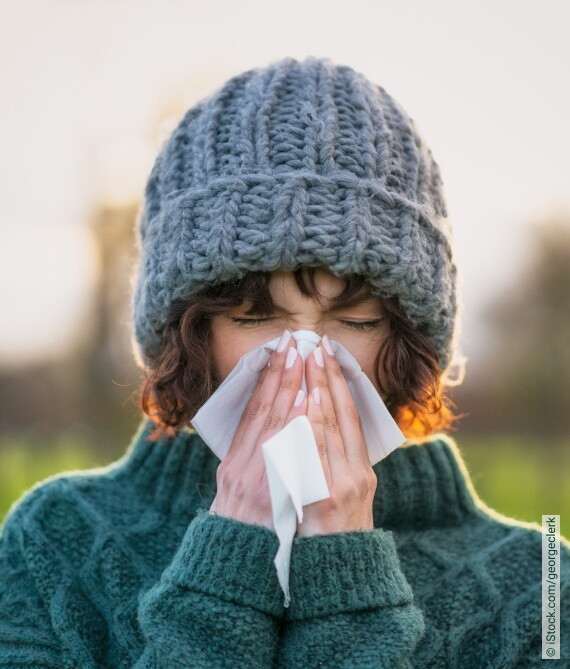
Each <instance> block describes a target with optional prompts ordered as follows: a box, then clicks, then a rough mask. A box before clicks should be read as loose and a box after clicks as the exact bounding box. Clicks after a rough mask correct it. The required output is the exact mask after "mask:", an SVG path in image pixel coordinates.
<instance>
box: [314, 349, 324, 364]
mask: <svg viewBox="0 0 570 669" xmlns="http://www.w3.org/2000/svg"><path fill="white" fill-rule="evenodd" d="M313 355H314V356H315V360H316V361H317V365H318V366H319V367H324V366H325V361H324V360H323V352H322V351H321V347H320V346H317V348H316V349H315V350H314V351H313Z"/></svg>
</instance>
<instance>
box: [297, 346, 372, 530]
mask: <svg viewBox="0 0 570 669" xmlns="http://www.w3.org/2000/svg"><path fill="white" fill-rule="evenodd" d="M321 344H323V346H321ZM327 348H328V351H330V353H329V352H328V351H327ZM320 363H322V366H321V364H320ZM305 379H306V382H307V390H308V393H309V394H308V396H307V397H306V398H305V399H304V400H303V408H306V414H307V417H308V418H309V420H310V421H311V425H312V428H313V432H314V435H315V440H316V442H317V447H318V451H319V455H320V458H321V463H322V465H323V470H324V473H325V477H326V482H327V486H328V489H329V492H330V497H329V498H327V499H323V500H320V501H318V502H313V503H312V504H307V505H306V506H304V507H303V522H302V523H299V522H297V535H298V536H311V535H313V534H330V533H333V532H351V531H355V530H373V529H374V520H373V515H372V503H373V500H374V494H375V492H376V486H377V478H376V474H375V472H374V470H373V469H372V467H371V465H370V461H369V459H368V452H367V448H366V440H365V437H364V433H363V431H362V425H361V422H360V416H359V414H358V409H357V408H356V405H355V404H354V401H353V399H352V395H351V394H350V390H349V389H348V386H347V384H346V380H345V378H344V375H343V373H342V370H341V369H340V365H339V364H338V361H337V359H336V357H335V356H334V353H333V349H332V347H331V345H330V341H329V340H328V338H326V335H325V337H323V339H322V340H321V342H319V345H318V346H317V347H316V348H315V350H314V352H313V353H312V354H311V355H308V356H307V359H306V360H305ZM319 399H320V403H318V400H319Z"/></svg>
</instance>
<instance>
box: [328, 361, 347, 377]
mask: <svg viewBox="0 0 570 669" xmlns="http://www.w3.org/2000/svg"><path fill="white" fill-rule="evenodd" d="M330 372H331V374H332V376H333V377H336V378H339V379H340V378H343V379H344V374H343V373H342V369H341V368H340V365H339V364H338V362H336V363H335V364H332V365H331V366H330Z"/></svg>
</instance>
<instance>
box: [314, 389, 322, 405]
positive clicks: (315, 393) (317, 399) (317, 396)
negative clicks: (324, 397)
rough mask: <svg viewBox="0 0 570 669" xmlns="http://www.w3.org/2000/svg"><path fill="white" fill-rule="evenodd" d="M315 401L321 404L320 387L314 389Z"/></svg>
mask: <svg viewBox="0 0 570 669" xmlns="http://www.w3.org/2000/svg"><path fill="white" fill-rule="evenodd" d="M313 399H314V400H315V402H316V403H317V404H320V403H321V393H320V392H319V387H318V386H317V387H316V388H313Z"/></svg>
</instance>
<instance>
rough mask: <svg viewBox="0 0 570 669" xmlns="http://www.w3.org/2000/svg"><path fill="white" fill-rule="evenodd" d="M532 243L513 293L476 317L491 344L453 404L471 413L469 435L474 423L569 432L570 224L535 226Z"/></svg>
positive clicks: (555, 221)
mask: <svg viewBox="0 0 570 669" xmlns="http://www.w3.org/2000/svg"><path fill="white" fill-rule="evenodd" d="M531 240H532V243H531V249H532V251H531V254H530V258H528V259H527V260H526V261H525V262H522V263H521V265H520V269H519V272H518V274H517V276H516V278H515V280H514V282H513V284H512V286H511V287H510V288H509V289H507V290H505V291H503V292H502V293H501V295H500V296H498V297H497V298H496V299H495V300H493V301H492V302H490V303H489V304H488V306H487V307H486V308H485V309H484V311H483V313H482V317H483V318H484V319H485V320H486V321H487V323H488V325H489V327H490V329H491V332H492V334H493V345H492V348H491V349H490V351H489V353H488V356H487V357H486V359H485V360H483V361H481V363H480V364H478V369H477V370H476V372H475V374H473V378H472V379H471V382H472V383H471V386H468V387H467V388H466V392H464V393H463V394H462V393H461V391H459V390H458V391H457V392H456V393H455V397H454V401H456V402H457V403H458V405H459V406H460V408H461V409H462V410H465V409H467V410H471V419H464V423H462V425H463V426H466V427H467V428H468V429H473V427H474V426H475V423H477V424H478V425H480V427H481V428H482V429H483V430H489V429H490V428H491V429H494V430H495V431H500V432H506V433H510V434H525V435H536V436H550V437H557V436H563V437H564V436H567V435H568V434H569V433H570V392H569V379H570V220H568V219H564V218H562V217H552V218H551V219H548V220H544V221H541V222H539V223H538V224H536V225H535V226H533V227H532V228H531ZM472 371H473V370H472ZM476 431H480V430H476Z"/></svg>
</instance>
